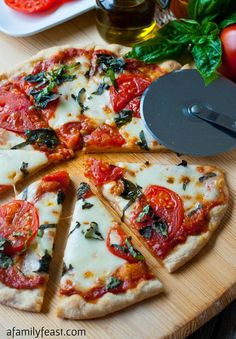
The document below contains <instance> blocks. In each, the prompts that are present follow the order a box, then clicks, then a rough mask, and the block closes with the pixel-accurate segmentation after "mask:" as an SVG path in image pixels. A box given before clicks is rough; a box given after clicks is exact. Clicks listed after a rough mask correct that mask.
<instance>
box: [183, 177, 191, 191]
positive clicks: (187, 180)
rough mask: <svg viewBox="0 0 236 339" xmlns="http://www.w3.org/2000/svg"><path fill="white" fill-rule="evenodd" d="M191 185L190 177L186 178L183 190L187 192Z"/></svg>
mask: <svg viewBox="0 0 236 339" xmlns="http://www.w3.org/2000/svg"><path fill="white" fill-rule="evenodd" d="M189 183H190V179H189V178H188V177H185V178H184V181H183V190H184V191H185V190H186V188H187V186H188V184H189Z"/></svg>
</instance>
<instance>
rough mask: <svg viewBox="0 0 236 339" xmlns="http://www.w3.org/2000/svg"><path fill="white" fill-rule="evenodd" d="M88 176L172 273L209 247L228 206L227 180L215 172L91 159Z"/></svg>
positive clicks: (196, 166) (207, 169)
mask: <svg viewBox="0 0 236 339" xmlns="http://www.w3.org/2000/svg"><path fill="white" fill-rule="evenodd" d="M85 175H86V176H87V177H88V178H90V179H91V180H92V181H93V182H94V183H95V184H96V185H97V186H98V187H100V188H101V190H102V193H103V195H104V197H105V198H106V199H107V200H108V201H109V202H110V204H111V205H112V206H113V207H114V209H115V210H116V211H117V212H118V213H119V215H120V216H121V217H122V218H123V219H124V220H125V221H126V222H127V224H128V225H129V226H130V228H131V229H132V231H134V232H135V234H136V235H137V236H138V237H139V238H140V240H141V241H142V242H143V243H144V244H145V245H146V246H147V248H148V249H149V250H150V251H151V252H152V254H153V255H154V256H155V257H156V258H157V259H159V260H160V261H161V262H162V263H163V265H164V266H165V267H166V268H167V269H168V270H169V271H170V272H172V271H174V270H176V269H177V268H178V267H180V266H182V265H183V264H184V263H185V262H187V261H188V260H190V259H191V258H192V257H193V256H194V255H195V254H196V253H197V252H198V251H199V250H200V249H201V248H202V247H203V246H204V245H205V244H206V243H207V242H208V240H209V239H210V237H211V235H212V233H213V232H214V231H215V229H216V228H217V226H218V225H219V224H220V222H221V219H222V217H223V215H224V214H225V211H226V209H227V205H228V192H227V186H226V183H225V180H224V174H223V173H222V172H221V171H220V170H219V169H217V168H215V167H211V166H198V165H187V163H186V162H185V161H183V162H182V163H181V164H179V165H176V166H172V165H159V164H150V163H145V164H137V163H118V164H117V165H116V166H114V165H111V164H107V163H104V162H102V161H100V160H96V159H89V160H88V161H87V165H86V169H85Z"/></svg>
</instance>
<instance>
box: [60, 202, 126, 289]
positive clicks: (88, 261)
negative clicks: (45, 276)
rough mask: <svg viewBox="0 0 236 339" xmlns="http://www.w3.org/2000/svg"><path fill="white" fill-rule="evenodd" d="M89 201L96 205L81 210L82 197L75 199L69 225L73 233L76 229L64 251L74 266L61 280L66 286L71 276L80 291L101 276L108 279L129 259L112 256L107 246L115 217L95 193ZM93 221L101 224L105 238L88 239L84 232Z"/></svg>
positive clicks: (99, 225) (68, 262) (93, 283)
mask: <svg viewBox="0 0 236 339" xmlns="http://www.w3.org/2000/svg"><path fill="white" fill-rule="evenodd" d="M86 201H87V202H89V203H91V204H93V207H92V208H90V209H82V205H83V204H84V202H83V200H82V199H81V200H79V201H77V202H76V206H75V211H74V215H73V219H72V223H71V227H70V232H72V231H73V230H74V231H73V232H72V233H71V234H70V235H69V238H68V241H67V245H66V249H65V254H64V262H65V264H66V266H67V267H69V265H72V266H73V268H74V269H73V270H71V271H69V272H68V273H66V274H65V275H64V276H63V277H62V280H61V286H63V283H64V282H65V280H66V279H68V278H69V279H70V280H72V281H73V284H74V285H75V286H76V287H77V288H79V289H80V290H87V289H90V288H91V287H93V286H94V285H96V283H97V282H98V279H102V280H104V281H105V280H106V279H107V278H108V277H109V276H111V274H112V273H113V272H114V271H115V270H116V269H117V268H118V267H120V266H121V265H122V264H124V263H125V262H126V261H125V260H123V259H121V258H119V257H117V256H115V255H113V254H112V253H111V252H110V251H109V250H108V249H107V246H106V238H107V233H108V229H109V227H110V226H112V225H113V224H114V220H113V218H112V216H111V215H110V213H109V212H108V211H107V210H106V209H105V207H104V206H103V205H102V203H101V202H100V201H99V200H98V199H97V198H96V197H95V196H93V197H90V198H88V199H86ZM76 222H79V223H80V225H81V226H80V227H79V228H75V227H76ZM91 222H96V223H97V224H98V229H99V232H100V233H101V234H102V236H103V238H104V240H96V239H86V238H85V236H84V234H83V232H85V231H86V230H87V229H88V228H89V227H90V223H91ZM113 241H119V238H118V237H117V238H114V239H113Z"/></svg>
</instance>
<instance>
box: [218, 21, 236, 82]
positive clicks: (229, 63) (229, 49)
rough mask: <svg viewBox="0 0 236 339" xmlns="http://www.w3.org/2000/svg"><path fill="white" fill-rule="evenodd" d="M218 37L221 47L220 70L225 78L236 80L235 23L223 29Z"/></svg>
mask: <svg viewBox="0 0 236 339" xmlns="http://www.w3.org/2000/svg"><path fill="white" fill-rule="evenodd" d="M220 39H221V42H222V48H223V55H222V66H221V67H220V72H221V73H222V74H223V75H224V76H226V77H227V78H230V79H232V80H234V81H236V24H234V25H231V26H228V27H226V28H225V29H223V30H222V32H221V35H220Z"/></svg>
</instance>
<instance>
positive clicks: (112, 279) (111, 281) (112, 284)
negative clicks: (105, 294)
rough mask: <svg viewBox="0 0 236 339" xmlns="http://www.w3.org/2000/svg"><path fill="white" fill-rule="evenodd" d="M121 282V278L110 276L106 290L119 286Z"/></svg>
mask: <svg viewBox="0 0 236 339" xmlns="http://www.w3.org/2000/svg"><path fill="white" fill-rule="evenodd" d="M122 284H123V281H122V280H120V279H118V278H115V277H110V278H109V280H108V283H107V285H106V290H107V291H110V290H114V289H115V288H117V287H119V286H121V285H122Z"/></svg>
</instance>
